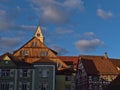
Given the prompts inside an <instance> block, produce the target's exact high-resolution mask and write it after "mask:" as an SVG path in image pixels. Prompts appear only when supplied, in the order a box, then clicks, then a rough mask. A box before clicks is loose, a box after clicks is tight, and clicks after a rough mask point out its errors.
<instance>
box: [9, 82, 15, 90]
mask: <svg viewBox="0 0 120 90" xmlns="http://www.w3.org/2000/svg"><path fill="white" fill-rule="evenodd" d="M13 88H14V85H13V82H10V83H9V90H13Z"/></svg>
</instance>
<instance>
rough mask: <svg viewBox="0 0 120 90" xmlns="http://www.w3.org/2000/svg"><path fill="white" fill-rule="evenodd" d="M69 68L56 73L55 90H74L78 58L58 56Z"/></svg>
mask: <svg viewBox="0 0 120 90" xmlns="http://www.w3.org/2000/svg"><path fill="white" fill-rule="evenodd" d="M58 57H59V58H60V59H61V60H62V61H64V62H65V63H66V64H67V65H68V66H69V68H68V69H64V70H59V71H57V73H56V87H57V90H75V78H76V68H77V63H78V59H79V57H78V56H58Z"/></svg>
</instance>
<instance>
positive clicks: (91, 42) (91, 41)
mask: <svg viewBox="0 0 120 90" xmlns="http://www.w3.org/2000/svg"><path fill="white" fill-rule="evenodd" d="M83 37H84V38H82V39H80V40H78V41H77V42H75V46H76V48H77V49H78V50H79V51H82V52H88V51H89V52H90V51H94V50H96V49H97V48H98V47H99V46H104V45H105V44H104V42H103V41H101V40H100V39H98V38H96V36H95V34H94V33H93V32H87V33H85V34H83Z"/></svg>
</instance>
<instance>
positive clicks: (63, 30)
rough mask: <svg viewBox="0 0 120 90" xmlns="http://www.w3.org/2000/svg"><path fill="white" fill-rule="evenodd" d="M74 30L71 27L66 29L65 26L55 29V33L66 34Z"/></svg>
mask: <svg viewBox="0 0 120 90" xmlns="http://www.w3.org/2000/svg"><path fill="white" fill-rule="evenodd" d="M73 32H74V31H73V30H71V29H64V28H57V29H56V31H55V34H57V35H65V34H70V33H73Z"/></svg>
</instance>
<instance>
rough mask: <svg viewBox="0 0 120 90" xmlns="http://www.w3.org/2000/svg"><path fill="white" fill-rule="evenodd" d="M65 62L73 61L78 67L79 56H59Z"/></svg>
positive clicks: (75, 66)
mask: <svg viewBox="0 0 120 90" xmlns="http://www.w3.org/2000/svg"><path fill="white" fill-rule="evenodd" d="M58 58H60V59H61V60H62V61H63V62H73V64H74V69H76V68H77V63H78V59H79V56H58Z"/></svg>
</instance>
